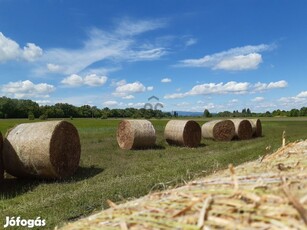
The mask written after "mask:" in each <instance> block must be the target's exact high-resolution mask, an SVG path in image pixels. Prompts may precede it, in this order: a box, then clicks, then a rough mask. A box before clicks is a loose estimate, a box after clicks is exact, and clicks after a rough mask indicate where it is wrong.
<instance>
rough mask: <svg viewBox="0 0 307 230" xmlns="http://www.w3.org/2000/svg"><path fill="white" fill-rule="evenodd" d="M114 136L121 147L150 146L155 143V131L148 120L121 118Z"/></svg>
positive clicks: (142, 147)
mask: <svg viewBox="0 0 307 230" xmlns="http://www.w3.org/2000/svg"><path fill="white" fill-rule="evenodd" d="M116 138H117V143H118V145H119V147H120V148H122V149H145V148H152V147H154V146H155V144H156V131H155V128H154V127H153V125H152V124H151V122H150V121H148V120H122V121H121V122H120V123H119V125H118V128H117V134H116Z"/></svg>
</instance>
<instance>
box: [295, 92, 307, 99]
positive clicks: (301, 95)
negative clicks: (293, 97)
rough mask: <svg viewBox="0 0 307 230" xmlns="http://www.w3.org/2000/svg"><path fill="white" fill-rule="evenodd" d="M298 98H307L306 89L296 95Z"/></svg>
mask: <svg viewBox="0 0 307 230" xmlns="http://www.w3.org/2000/svg"><path fill="white" fill-rule="evenodd" d="M297 97H298V98H307V91H302V92H300V93H299V94H298V95H297Z"/></svg>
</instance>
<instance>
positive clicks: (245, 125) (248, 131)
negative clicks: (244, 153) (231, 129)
mask: <svg viewBox="0 0 307 230" xmlns="http://www.w3.org/2000/svg"><path fill="white" fill-rule="evenodd" d="M231 121H232V122H233V123H234V125H235V132H236V136H235V137H236V138H238V139H239V140H248V139H251V138H252V136H253V130H252V125H251V123H250V122H249V121H248V120H246V119H232V120H231Z"/></svg>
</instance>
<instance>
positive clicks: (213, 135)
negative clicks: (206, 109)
mask: <svg viewBox="0 0 307 230" xmlns="http://www.w3.org/2000/svg"><path fill="white" fill-rule="evenodd" d="M201 133H202V136H203V138H208V139H213V140H216V141H230V140H232V139H233V138H234V136H235V125H234V123H233V122H232V121H231V120H213V121H209V122H206V123H205V124H203V125H202V127H201Z"/></svg>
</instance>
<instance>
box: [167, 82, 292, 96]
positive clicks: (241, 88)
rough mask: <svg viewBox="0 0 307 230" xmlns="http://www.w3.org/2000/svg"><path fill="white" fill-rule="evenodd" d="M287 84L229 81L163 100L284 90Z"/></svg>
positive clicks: (202, 85)
mask: <svg viewBox="0 0 307 230" xmlns="http://www.w3.org/2000/svg"><path fill="white" fill-rule="evenodd" d="M286 86H287V82H286V81H284V80H282V81H278V82H270V83H261V82H258V83H256V84H252V83H249V82H236V81H230V82H227V83H223V82H221V83H205V84H199V85H195V86H194V87H193V88H192V89H191V90H189V91H187V92H185V93H174V94H167V95H165V96H164V98H165V99H177V98H183V97H187V96H193V95H209V94H246V93H252V92H259V91H264V90H270V89H276V88H284V87H286Z"/></svg>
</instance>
